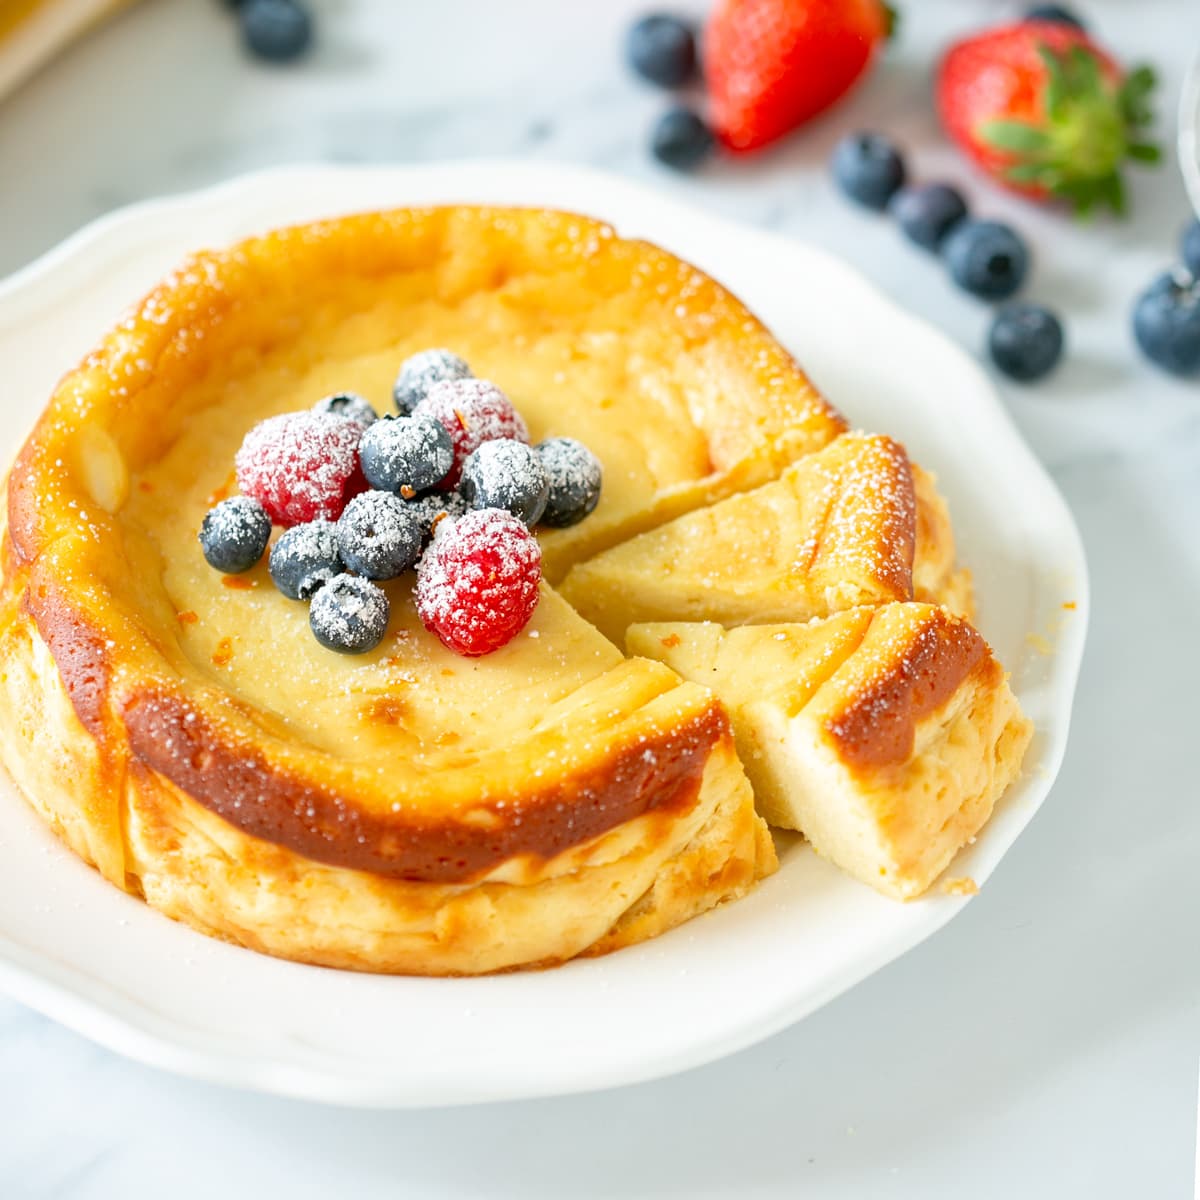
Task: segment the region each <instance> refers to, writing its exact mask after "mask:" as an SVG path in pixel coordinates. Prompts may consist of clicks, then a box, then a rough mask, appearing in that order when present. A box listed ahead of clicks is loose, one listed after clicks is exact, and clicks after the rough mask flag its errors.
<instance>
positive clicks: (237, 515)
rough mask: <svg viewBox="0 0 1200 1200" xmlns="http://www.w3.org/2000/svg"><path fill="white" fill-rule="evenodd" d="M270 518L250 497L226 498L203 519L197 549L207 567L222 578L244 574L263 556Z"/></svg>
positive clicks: (269, 532)
mask: <svg viewBox="0 0 1200 1200" xmlns="http://www.w3.org/2000/svg"><path fill="white" fill-rule="evenodd" d="M270 540H271V518H270V517H269V516H267V510H266V509H265V508H263V506H262V505H261V504H259V502H258V501H257V500H254V499H252V498H251V497H250V496H230V497H229V499H228V500H222V501H221V503H220V504H218V505H217V506H216V508H214V509H212V510H211V511H210V512H209V513H208V514H207V515H206V516H205V518H204V521H203V523H202V524H201V526H200V548H201V549H202V550H203V551H204V557H205V559H206V560H207V562H208V565H209V566H210V567H215V568H216V569H217V570H218V571H224V572H225V574H226V575H238V574H240V573H241V572H242V571H248V570H250V568H251V567H253V566H254V565H255V564H256V563H257V562H258V561H259V559H261V558H262V556H263V555H264V554H265V553H266V550H267V543H268V542H269V541H270Z"/></svg>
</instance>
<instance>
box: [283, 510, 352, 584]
mask: <svg viewBox="0 0 1200 1200" xmlns="http://www.w3.org/2000/svg"><path fill="white" fill-rule="evenodd" d="M270 569H271V578H272V579H273V580H274V581H275V586H276V587H277V588H278V589H279V590H280V591H281V592H282V593H283V594H284V595H285V596H286V597H287V598H288V599H289V600H311V599H312V598H313V596H314V595H315V594H316V591H317V589H318V588H320V587H321V586H322V585H324V584H326V583H328V582H329V580H331V579H332V578H333V577H334V576H335V575H336V574H338V572H339V571H341V570H342V559H341V555H340V554H339V553H338V540H337V526H336V525H335V524H334V523H333V522H332V521H309V522H308V523H307V524H306V525H293V526H292V528H291V529H289V530H287V531H286V532H285V533H284V534H283V536H282V537H281V538H280V539H279V541H277V542H276V543H275V545H274V546H273V547H272V548H271V561H270Z"/></svg>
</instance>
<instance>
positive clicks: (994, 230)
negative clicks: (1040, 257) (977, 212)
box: [942, 220, 1029, 300]
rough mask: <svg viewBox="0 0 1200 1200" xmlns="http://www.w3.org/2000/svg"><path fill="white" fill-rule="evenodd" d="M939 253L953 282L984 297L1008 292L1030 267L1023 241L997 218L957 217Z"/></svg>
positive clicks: (1001, 297) (994, 298) (1011, 292)
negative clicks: (995, 219)
mask: <svg viewBox="0 0 1200 1200" xmlns="http://www.w3.org/2000/svg"><path fill="white" fill-rule="evenodd" d="M942 254H943V255H944V256H945V259H946V265H947V266H948V267H949V268H950V277H951V278H952V279H953V280H954V282H955V283H957V284H958V286H959V287H960V288H963V289H964V290H966V291H968V292H971V293H972V294H973V295H976V296H982V297H984V299H987V300H1003V299H1005V298H1006V297H1007V296H1011V295H1012V294H1013V292H1015V291H1016V290H1017V289H1018V288H1019V287H1020V286H1021V284H1022V283H1023V282H1024V281H1025V273H1026V271H1027V270H1028V269H1029V252H1028V250H1026V249H1025V243H1024V242H1023V241H1022V240H1021V239H1020V237H1018V236H1017V234H1016V233H1014V232H1013V231H1012V230H1011V229H1010V228H1009V227H1008V226H1007V225H1001V224H1000V223H999V222H998V221H972V220H967V221H960V222H959V223H958V225H957V226H956V227H955V228H954V229H952V230H951V231H950V232H949V233H948V234H947V235H946V240H945V242H944V243H943V244H942Z"/></svg>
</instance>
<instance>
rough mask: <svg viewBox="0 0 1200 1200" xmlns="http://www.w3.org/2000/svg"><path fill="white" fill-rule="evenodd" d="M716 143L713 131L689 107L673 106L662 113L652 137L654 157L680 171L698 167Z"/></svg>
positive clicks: (651, 145) (651, 143) (651, 146)
mask: <svg viewBox="0 0 1200 1200" xmlns="http://www.w3.org/2000/svg"><path fill="white" fill-rule="evenodd" d="M715 145H716V142H715V141H714V139H713V135H712V130H710V129H709V127H708V126H707V125H705V123H704V122H703V121H702V120H701V119H700V118H699V117H698V116H696V114H695V113H694V112H692V111H691V109H687V108H672V109H670V110H669V111H667V112H665V113H663V115H662V116H661V117H659V119H658V123H657V124H656V125H655V126H654V132H653V134H651V137H650V149H651V151H652V152H653V154H654V157H655V158H657V159H658V161H659V162H660V163H664V164H665V165H666V166H668V167H674V168H675V169H676V170H678V171H690V170H691V169H692V168H693V167H698V166H699V165H700V164H701V163H702V162H703V161H704V160H705V159H706V158H707V157H708V156H709V155H710V154H711V153H712V151H713V147H714V146H715Z"/></svg>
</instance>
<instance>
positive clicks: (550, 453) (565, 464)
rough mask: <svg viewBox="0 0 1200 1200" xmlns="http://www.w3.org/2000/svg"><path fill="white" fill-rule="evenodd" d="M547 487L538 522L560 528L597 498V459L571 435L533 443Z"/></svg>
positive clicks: (599, 473) (599, 475) (589, 508)
mask: <svg viewBox="0 0 1200 1200" xmlns="http://www.w3.org/2000/svg"><path fill="white" fill-rule="evenodd" d="M537 452H538V456H539V457H540V458H541V460H542V466H543V467H544V468H545V470H546V476H547V478H548V479H549V482H550V490H549V493H548V494H547V497H546V511H545V512H544V513H542V524H543V525H551V526H553V527H555V528H558V529H562V528H565V527H566V526H568V525H575V524H577V523H578V522H580V521H582V520H583V518H584V517H586V516H587V515H588V514H589V513H590V512H591V511H592V510H593V509H594V508H595V507H596V505H597V504H599V502H600V483H601V478H602V475H603V472H602V470H601V467H600V460H599V459H598V458H597V457H596V456H595V455H594V454H593V453H592V452H591V451H590V450H589V449H588V448H587V447H586V446H585V445H584V444H583V443H582V442H577V441H576V440H575V439H574V438H569V437H557V438H547V439H546V440H545V441H544V442H541V443H539V445H538V446H537Z"/></svg>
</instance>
